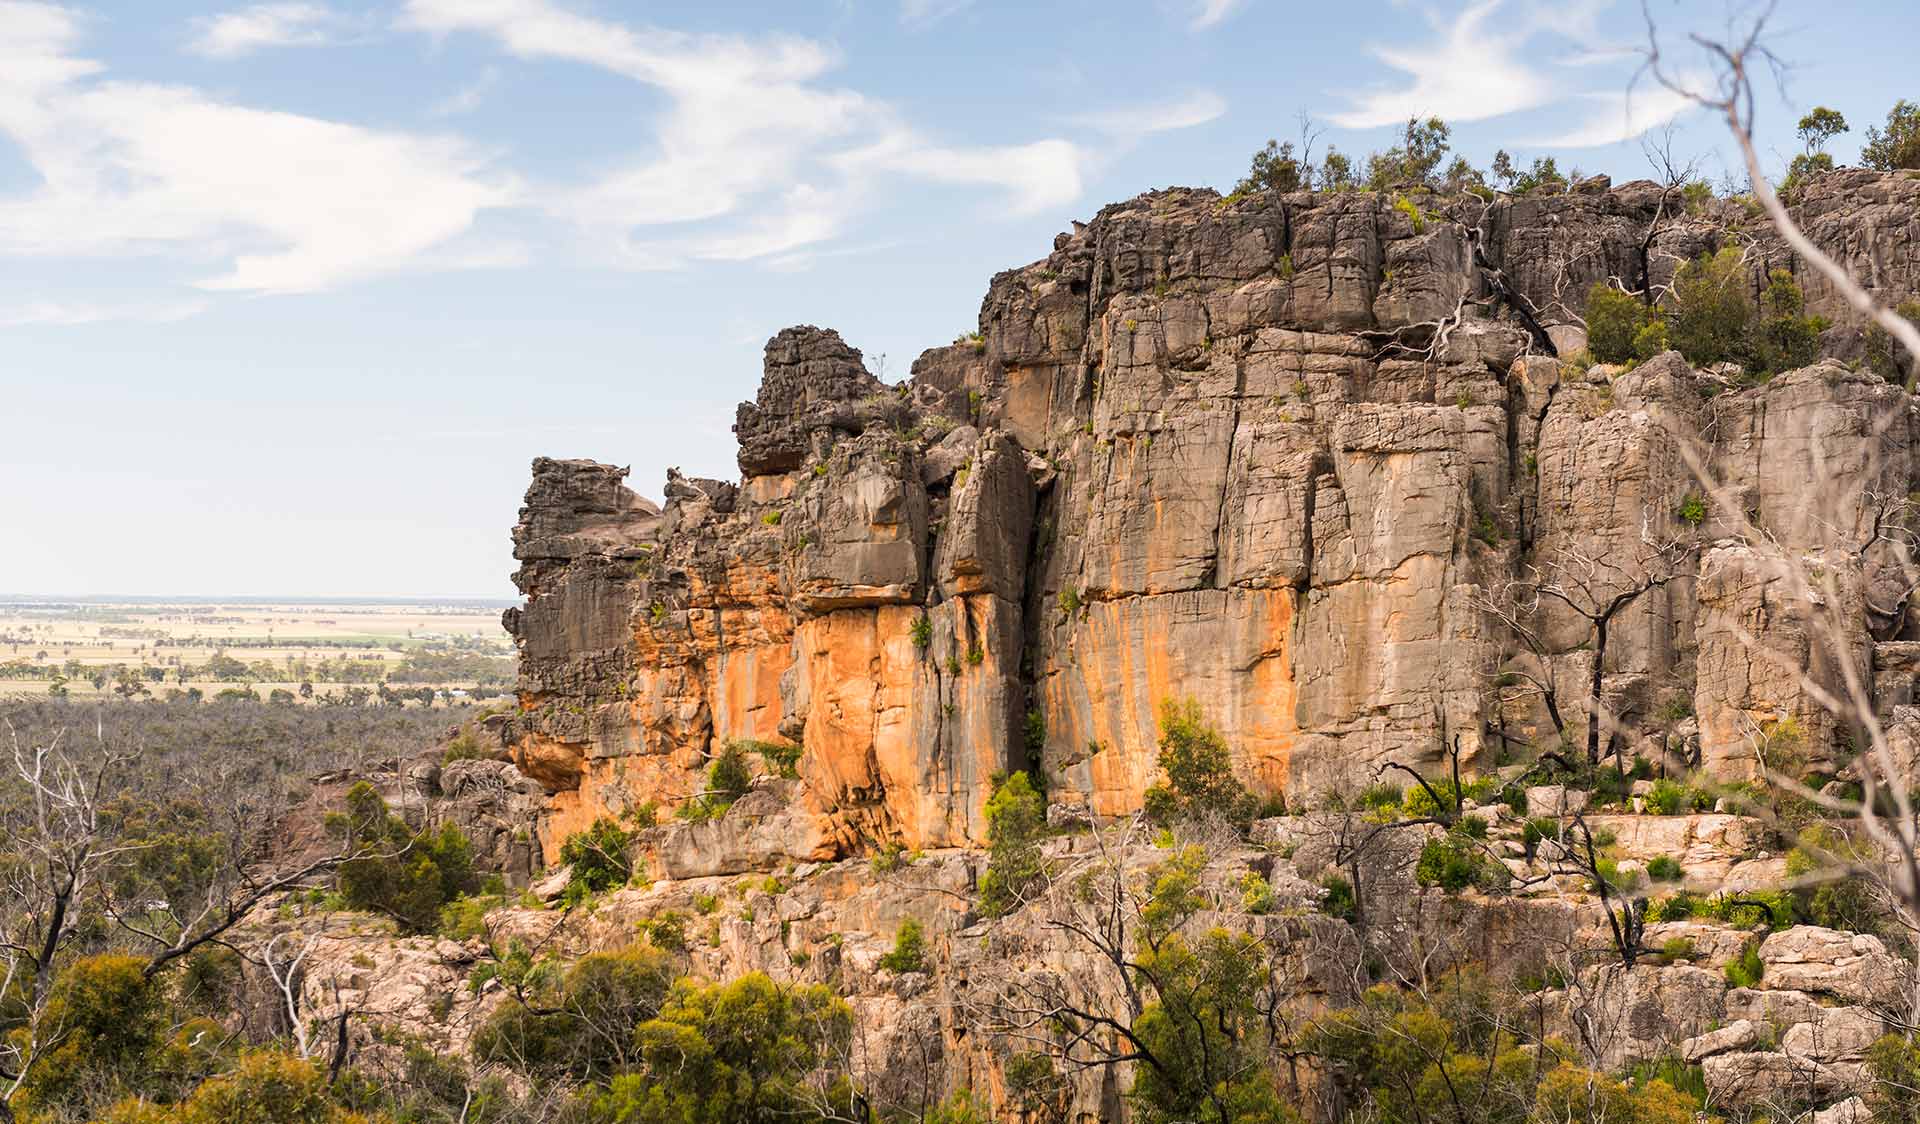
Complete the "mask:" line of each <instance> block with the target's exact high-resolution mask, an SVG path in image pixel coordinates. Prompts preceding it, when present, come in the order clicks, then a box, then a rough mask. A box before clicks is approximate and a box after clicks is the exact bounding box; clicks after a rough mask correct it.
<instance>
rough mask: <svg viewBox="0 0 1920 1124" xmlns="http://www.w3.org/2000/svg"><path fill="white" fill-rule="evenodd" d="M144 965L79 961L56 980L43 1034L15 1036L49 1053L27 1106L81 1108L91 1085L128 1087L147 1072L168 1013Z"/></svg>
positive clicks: (112, 959)
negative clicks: (129, 1083)
mask: <svg viewBox="0 0 1920 1124" xmlns="http://www.w3.org/2000/svg"><path fill="white" fill-rule="evenodd" d="M145 967H146V961H145V960H144V959H142V958H141V957H137V956H124V955H119V954H114V953H105V954H101V955H97V956H89V957H86V958H84V959H80V960H76V961H74V962H73V963H71V964H69V965H67V967H66V968H65V969H64V970H62V971H61V973H60V974H59V975H58V976H57V977H55V979H54V982H53V991H52V993H51V994H50V995H49V996H48V999H47V1006H46V1010H45V1013H44V1015H43V1017H42V1018H41V1019H40V1020H39V1033H38V1035H35V1034H34V1032H33V1031H31V1030H29V1029H28V1028H27V1027H26V1026H24V1025H22V1026H20V1027H18V1029H16V1030H15V1031H14V1033H15V1034H16V1035H17V1036H18V1037H17V1038H16V1042H18V1044H19V1045H21V1046H22V1047H23V1048H26V1047H28V1046H29V1045H30V1044H31V1045H34V1046H38V1047H39V1048H40V1049H42V1050H44V1051H46V1052H45V1054H44V1055H43V1056H42V1057H41V1058H40V1059H39V1062H38V1064H37V1065H36V1066H35V1067H34V1068H33V1069H32V1070H30V1071H28V1076H29V1080H28V1081H27V1082H26V1083H25V1084H24V1085H23V1086H22V1087H21V1091H22V1092H23V1093H24V1095H25V1099H26V1101H27V1103H29V1104H33V1105H37V1106H42V1107H46V1108H57V1107H60V1106H64V1105H69V1104H77V1103H78V1101H79V1100H80V1099H81V1098H82V1097H84V1096H86V1095H87V1094H89V1093H90V1092H91V1091H92V1088H91V1087H93V1086H97V1085H101V1084H106V1085H108V1086H109V1087H111V1086H113V1085H118V1084H121V1083H124V1082H127V1081H129V1080H131V1079H133V1078H134V1077H136V1076H137V1075H139V1074H140V1073H141V1071H142V1070H144V1069H145V1068H146V1067H147V1065H148V1064H149V1057H150V1055H151V1053H152V1052H153V1051H154V1050H155V1049H156V1048H157V1047H158V1045H159V1041H160V1034H161V1031H162V1028H163V1023H162V1019H163V1017H164V1016H165V1015H166V1011H165V1009H164V1007H163V1005H162V1000H163V999H164V998H165V994H164V992H163V991H162V988H161V986H160V985H159V984H158V983H155V982H154V981H152V980H149V979H148V978H147V976H146V974H145V972H144V971H143V969H144V968H145ZM43 1036H44V1037H43ZM48 1039H50V1041H48Z"/></svg>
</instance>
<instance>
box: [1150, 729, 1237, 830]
mask: <svg viewBox="0 0 1920 1124" xmlns="http://www.w3.org/2000/svg"><path fill="white" fill-rule="evenodd" d="M1159 764H1160V768H1161V771H1163V772H1164V773H1166V776H1167V783H1166V784H1164V785H1159V784H1156V785H1153V786H1152V787H1150V788H1149V789H1148V790H1147V793H1146V800H1145V805H1146V811H1147V815H1148V817H1149V818H1150V819H1152V820H1153V821H1154V822H1156V823H1161V824H1165V823H1170V822H1172V821H1173V820H1176V819H1196V818H1201V817H1205V816H1218V817H1220V818H1222V819H1224V820H1227V821H1228V822H1230V823H1234V824H1238V825H1240V826H1242V827H1244V826H1245V825H1247V824H1248V823H1251V822H1252V820H1253V818H1254V816H1255V815H1256V814H1258V813H1259V810H1260V802H1259V800H1258V799H1257V798H1256V797H1255V796H1254V795H1253V794H1252V793H1251V792H1248V791H1247V788H1246V786H1245V785H1243V784H1241V783H1240V780H1239V778H1237V777H1235V776H1234V775H1233V760H1232V756H1231V754H1230V753H1229V752H1228V750H1227V741H1226V739H1225V738H1223V737H1221V736H1220V731H1218V730H1216V729H1214V728H1213V727H1212V726H1210V725H1208V724H1207V722H1206V720H1205V719H1204V718H1203V717H1202V716H1201V713H1200V704H1199V702H1197V701H1196V700H1194V699H1191V698H1189V699H1184V700H1182V701H1180V702H1174V701H1173V700H1171V699H1169V700H1167V701H1166V702H1164V703H1162V704H1161V707H1160V758H1159Z"/></svg>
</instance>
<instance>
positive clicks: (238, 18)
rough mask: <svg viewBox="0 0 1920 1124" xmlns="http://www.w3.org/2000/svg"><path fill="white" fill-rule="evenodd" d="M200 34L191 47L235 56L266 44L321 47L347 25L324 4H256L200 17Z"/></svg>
mask: <svg viewBox="0 0 1920 1124" xmlns="http://www.w3.org/2000/svg"><path fill="white" fill-rule="evenodd" d="M197 22H198V23H199V26H200V34H199V35H198V36H197V37H196V38H195V39H194V40H193V42H192V43H190V44H188V49H190V50H192V51H193V52H195V53H196V54H202V55H206V56H207V57H209V58H216V59H233V58H239V57H241V56H242V55H249V54H252V53H253V52H255V51H257V50H260V49H261V48H263V47H318V46H323V45H325V44H327V43H330V42H332V41H333V38H334V36H335V35H336V34H337V33H339V32H340V31H341V30H342V29H343V28H344V26H345V21H344V20H342V19H341V17H340V16H338V15H336V14H335V13H334V12H332V11H331V10H329V9H328V8H327V7H325V6H324V5H321V4H306V3H276V4H255V5H253V6H252V7H250V8H241V9H239V10H237V11H232V12H223V13H221V14H220V15H217V16H213V17H210V18H207V19H202V20H199V21H197Z"/></svg>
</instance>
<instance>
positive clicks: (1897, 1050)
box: [1867, 1034, 1920, 1120]
mask: <svg viewBox="0 0 1920 1124" xmlns="http://www.w3.org/2000/svg"><path fill="white" fill-rule="evenodd" d="M1867 1073H1868V1074H1870V1075H1871V1076H1872V1077H1873V1088H1872V1091H1871V1092H1869V1093H1868V1094H1867V1104H1868V1107H1869V1108H1871V1109H1872V1110H1873V1117H1872V1119H1874V1120H1913V1119H1915V1118H1916V1117H1920V1043H1916V1042H1911V1041H1908V1039H1907V1038H1906V1037H1905V1036H1904V1035H1900V1034H1888V1035H1886V1036H1885V1037H1883V1038H1881V1039H1879V1040H1878V1041H1876V1042H1875V1043H1874V1044H1873V1045H1872V1046H1871V1047H1869V1048H1868V1049H1867Z"/></svg>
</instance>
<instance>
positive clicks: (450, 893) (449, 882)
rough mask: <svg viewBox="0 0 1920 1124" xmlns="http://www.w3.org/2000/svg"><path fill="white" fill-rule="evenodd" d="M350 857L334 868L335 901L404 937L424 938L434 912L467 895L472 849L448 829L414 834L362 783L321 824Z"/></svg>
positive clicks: (449, 826)
mask: <svg viewBox="0 0 1920 1124" xmlns="http://www.w3.org/2000/svg"><path fill="white" fill-rule="evenodd" d="M327 823H328V827H329V828H330V829H331V830H332V831H333V832H334V834H336V835H338V836H340V837H342V838H343V840H344V843H345V846H346V848H347V851H348V853H349V854H351V855H352V856H353V857H352V858H349V859H348V860H347V861H345V862H343V863H341V864H340V867H339V872H338V881H339V887H340V894H341V896H342V897H343V898H344V899H346V902H347V904H348V905H349V906H350V907H352V908H354V909H365V910H371V911H372V912H375V913H380V914H384V915H386V916H387V917H390V918H392V919H393V920H394V921H396V922H398V923H399V924H400V925H401V926H402V927H403V928H405V929H406V930H408V931H410V932H415V933H425V932H430V931H432V930H433V928H434V927H435V926H436V925H437V924H438V922H439V920H440V907H441V906H443V905H445V904H446V903H448V902H450V901H453V900H454V899H456V898H458V897H460V895H462V894H465V893H468V892H469V891H471V890H472V889H473V888H474V886H475V884H476V880H475V878H474V875H473V849H472V846H471V845H470V844H469V843H468V842H467V837H466V835H465V834H463V833H462V832H461V831H460V829H459V828H458V827H456V826H454V825H453V824H451V823H447V824H442V825H441V827H440V829H439V830H438V831H420V832H416V831H414V830H413V828H412V827H410V826H409V825H408V824H407V821H406V820H404V819H402V818H400V817H398V816H395V815H393V814H392V813H390V812H388V811H387V802H386V801H385V800H382V799H381V798H380V794H379V793H378V792H376V791H374V788H373V786H372V785H370V784H368V783H367V782H365V781H361V782H360V783H358V784H356V785H354V786H353V787H352V788H350V789H348V790H347V809H346V811H345V812H344V813H336V814H334V815H332V816H329V817H328V819H327Z"/></svg>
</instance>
